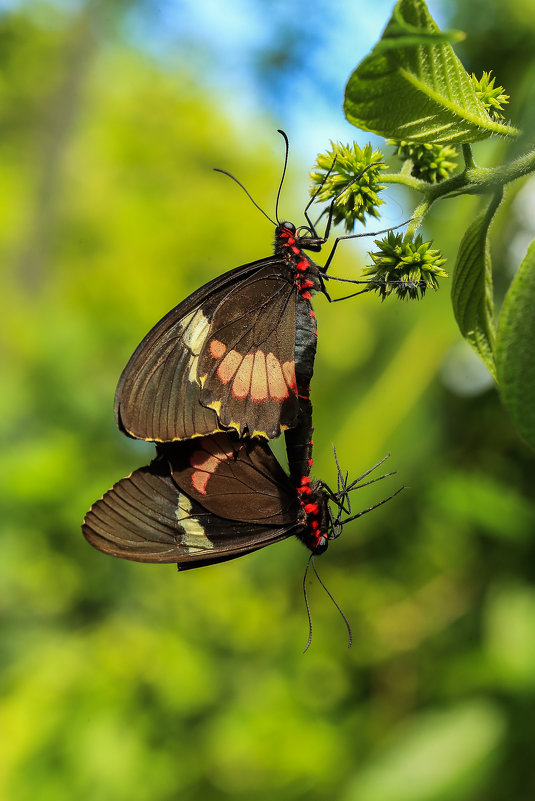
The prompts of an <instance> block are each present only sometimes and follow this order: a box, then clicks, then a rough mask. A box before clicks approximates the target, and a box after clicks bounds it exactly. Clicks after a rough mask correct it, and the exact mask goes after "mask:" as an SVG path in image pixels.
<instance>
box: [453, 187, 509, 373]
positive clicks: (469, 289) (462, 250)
mask: <svg viewBox="0 0 535 801" xmlns="http://www.w3.org/2000/svg"><path fill="white" fill-rule="evenodd" d="M501 199H502V191H501V190H500V191H499V192H497V193H496V195H495V196H494V198H493V200H492V202H491V203H490V205H489V207H488V209H487V210H486V211H485V212H484V213H483V214H481V215H480V216H479V217H476V219H475V220H474V222H473V223H471V224H470V225H469V227H468V229H467V231H466V233H465V235H464V236H463V238H462V241H461V244H460V245H459V251H458V254H457V261H456V263H455V267H454V270H453V278H452V284H451V301H452V304H453V312H454V314H455V319H456V320H457V324H458V326H459V329H460V331H461V334H462V335H463V337H464V338H465V339H466V340H467V342H469V343H470V345H471V346H472V347H473V349H474V350H475V351H476V353H477V354H478V355H479V356H480V357H481V359H482V360H483V362H484V363H485V365H486V366H487V368H488V370H489V372H490V374H491V375H492V377H493V378H494V379H496V365H495V363H494V346H495V339H496V332H495V322H494V302H493V299H492V268H491V262H490V251H489V244H488V238H487V234H488V230H489V226H490V223H491V222H492V218H493V217H494V213H495V212H496V209H497V208H498V206H499V205H500V203H501Z"/></svg>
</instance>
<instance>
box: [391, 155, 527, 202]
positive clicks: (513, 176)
mask: <svg viewBox="0 0 535 801" xmlns="http://www.w3.org/2000/svg"><path fill="white" fill-rule="evenodd" d="M466 148H467V150H465V146H463V154H464V158H465V162H466V165H467V166H466V169H465V170H464V171H463V172H460V173H458V174H457V175H453V176H452V177H451V178H447V179H446V180H445V181H441V182H440V183H438V184H429V183H427V182H426V181H420V180H418V179H417V178H413V177H412V176H410V175H402V174H401V173H394V174H390V173H389V174H383V175H381V181H383V182H384V183H387V184H403V186H407V187H408V188H409V189H414V190H416V191H417V192H421V193H422V194H423V195H424V196H425V197H426V198H427V200H428V201H429V205H430V204H431V203H434V201H435V200H439V198H444V197H446V196H447V195H459V194H471V195H485V194H487V193H489V192H495V191H496V189H499V188H500V187H503V186H505V184H508V183H510V182H511V181H516V180H517V179H518V178H522V177H523V176H524V175H529V173H532V172H535V150H532V151H530V152H529V153H526V154H524V155H523V156H519V158H517V159H515V160H514V161H512V162H511V163H510V164H502V165H500V166H498V167H490V168H485V167H476V166H472V165H474V161H473V159H472V158H471V150H470V148H469V146H466Z"/></svg>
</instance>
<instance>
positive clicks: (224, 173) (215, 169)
mask: <svg viewBox="0 0 535 801" xmlns="http://www.w3.org/2000/svg"><path fill="white" fill-rule="evenodd" d="M214 172H220V173H222V174H223V175H227V176H228V177H229V178H232V180H233V181H234V182H235V183H237V184H238V186H239V187H240V188H241V189H243V191H244V192H245V194H246V195H247V197H248V198H249V200H250V201H251V203H252V204H253V206H256V208H257V209H258V211H260V212H262V214H263V215H264V217H266V218H267V219H268V220H269V221H270V223H271V224H272V225H276V224H277V223H276V222H275V220H272V219H271V217H270V216H269V214H266V212H265V211H264V209H263V208H261V206H259V205H258V203H257V202H256V200H255V199H254V198H253V197H252V196H251V194H250V192H248V191H247V189H246V188H245V187H244V185H243V184H242V183H241V182H240V181H238V179H237V178H236V177H235V176H234V175H232V173H230V172H227V171H226V170H222V169H220V168H219V167H214Z"/></svg>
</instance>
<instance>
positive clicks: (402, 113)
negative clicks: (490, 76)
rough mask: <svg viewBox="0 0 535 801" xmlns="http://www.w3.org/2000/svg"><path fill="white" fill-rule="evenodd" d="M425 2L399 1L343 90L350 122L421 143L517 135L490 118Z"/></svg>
mask: <svg viewBox="0 0 535 801" xmlns="http://www.w3.org/2000/svg"><path fill="white" fill-rule="evenodd" d="M439 35H440V31H439V29H438V27H437V25H436V23H435V22H434V20H433V18H432V17H431V15H430V14H429V12H428V10H427V7H426V5H425V3H424V2H423V0H399V2H398V3H397V5H396V7H395V9H394V13H393V15H392V18H391V19H390V22H389V23H388V25H387V26H386V28H385V30H384V32H383V36H382V38H381V40H380V42H379V43H378V44H377V45H376V46H375V48H374V49H373V50H372V52H371V53H370V55H369V56H367V57H366V58H365V59H364V60H363V61H362V62H361V63H360V64H359V66H358V67H357V69H356V70H355V72H354V73H353V74H352V76H351V77H350V79H349V81H348V84H347V86H346V95H345V104H344V109H345V113H346V117H347V119H348V120H349V121H350V122H351V123H353V125H356V126H357V127H358V128H362V129H363V130H365V131H373V132H374V133H377V134H380V135H381V136H384V137H391V138H393V139H407V140H410V139H412V140H416V141H419V142H435V143H439V142H449V143H461V142H474V141H477V140H479V139H485V138H486V137H488V136H490V134H491V133H500V134H504V135H515V134H516V133H517V131H516V129H514V128H511V127H510V126H508V125H503V124H501V123H498V122H496V121H494V120H492V119H491V117H490V116H489V115H488V113H487V111H486V109H485V107H484V105H483V103H482V102H481V101H480V100H479V99H478V98H477V96H476V93H475V91H474V88H473V86H472V84H471V81H470V78H469V76H468V74H467V73H466V71H465V69H464V67H463V65H462V64H461V62H460V61H459V59H458V58H457V56H456V55H455V53H454V52H453V50H452V48H451V45H450V44H449V42H447V41H444V40H443V39H442V38H441V39H438V40H437V37H438V36H439Z"/></svg>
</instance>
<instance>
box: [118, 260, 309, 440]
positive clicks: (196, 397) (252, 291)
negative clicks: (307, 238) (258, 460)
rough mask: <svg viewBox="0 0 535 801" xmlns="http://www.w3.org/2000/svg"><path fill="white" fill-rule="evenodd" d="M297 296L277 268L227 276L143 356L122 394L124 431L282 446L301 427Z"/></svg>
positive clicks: (132, 363) (174, 317)
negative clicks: (228, 433) (229, 436)
mask: <svg viewBox="0 0 535 801" xmlns="http://www.w3.org/2000/svg"><path fill="white" fill-rule="evenodd" d="M295 298H296V290H295V287H294V286H293V284H292V282H291V280H289V278H288V276H287V275H286V274H285V265H284V262H283V261H282V260H280V259H275V258H270V259H261V260H260V261H257V262H252V263H251V264H249V265H244V266H242V267H238V268H236V270H232V271H230V272H228V273H226V274H224V275H223V276H219V277H218V278H216V279H214V280H213V281H211V282H209V283H208V284H206V285H205V286H204V287H201V289H199V290H197V291H196V292H194V293H193V294H192V295H190V296H189V297H188V298H186V300H184V301H183V302H182V303H180V304H179V305H178V306H176V307H175V308H174V309H173V310H172V311H170V312H169V313H168V314H167V315H166V316H165V317H164V318H163V319H162V320H160V322H159V323H157V324H156V326H155V327H154V328H153V329H152V330H151V331H150V332H149V333H148V334H147V336H146V337H145V338H144V339H143V341H142V342H141V344H140V345H139V346H138V348H137V349H136V351H135V352H134V354H133V355H132V357H131V358H130V360H129V362H128V364H127V365H126V367H125V369H124V371H123V374H122V375H121V378H120V380H119V384H118V386H117V391H116V394H115V416H116V420H117V424H118V425H119V427H120V428H121V429H122V430H124V431H125V432H126V433H127V434H129V435H130V436H132V437H136V438H138V439H147V440H153V441H157V442H171V441H174V440H182V439H189V438H191V437H196V436H203V435H205V434H211V433H214V432H216V431H221V430H224V429H225V428H227V427H230V428H233V429H236V430H238V431H239V432H243V431H244V430H247V431H248V432H250V433H253V432H255V433H259V434H263V435H264V436H266V437H268V438H272V437H275V436H278V434H279V433H280V427H281V424H282V425H283V427H289V426H291V425H293V424H294V422H295V420H296V417H297V389H296V386H295V367H294V351H295V305H296V300H295Z"/></svg>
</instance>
